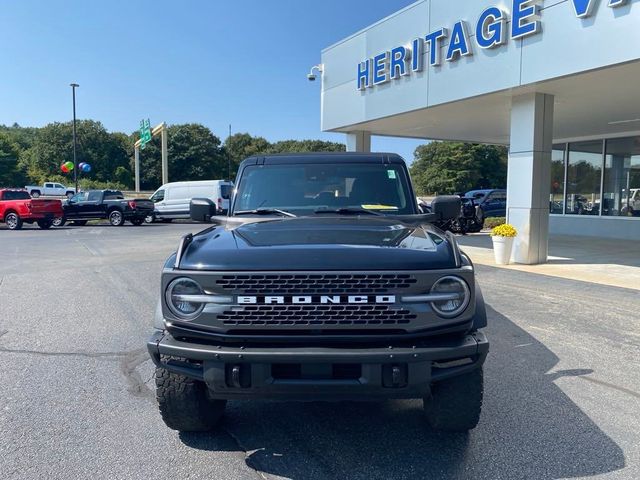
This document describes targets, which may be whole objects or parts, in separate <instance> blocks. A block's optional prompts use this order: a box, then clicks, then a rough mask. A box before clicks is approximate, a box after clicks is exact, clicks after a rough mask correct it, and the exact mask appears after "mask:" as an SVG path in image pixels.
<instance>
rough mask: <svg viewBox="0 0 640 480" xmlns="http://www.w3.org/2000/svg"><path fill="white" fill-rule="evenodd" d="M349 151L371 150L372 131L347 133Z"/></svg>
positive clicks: (367, 151)
mask: <svg viewBox="0 0 640 480" xmlns="http://www.w3.org/2000/svg"><path fill="white" fill-rule="evenodd" d="M347 152H364V153H369V152H371V132H351V133H347Z"/></svg>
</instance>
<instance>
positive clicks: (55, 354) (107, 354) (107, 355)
mask: <svg viewBox="0 0 640 480" xmlns="http://www.w3.org/2000/svg"><path fill="white" fill-rule="evenodd" d="M5 333H7V332H6V331H5V332H2V335H4V334H5ZM0 336H1V335H0ZM0 352H3V353H18V354H25V355H41V356H45V357H85V358H118V357H124V356H125V355H126V354H127V353H126V352H46V351H41V350H28V349H20V348H17V349H14V348H4V347H0Z"/></svg>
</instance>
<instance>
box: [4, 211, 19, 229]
mask: <svg viewBox="0 0 640 480" xmlns="http://www.w3.org/2000/svg"><path fill="white" fill-rule="evenodd" d="M4 223H6V224H7V228H8V229H9V230H20V229H21V228H22V223H23V222H22V219H21V218H20V215H18V214H17V213H15V212H9V213H7V214H6V215H5V217H4Z"/></svg>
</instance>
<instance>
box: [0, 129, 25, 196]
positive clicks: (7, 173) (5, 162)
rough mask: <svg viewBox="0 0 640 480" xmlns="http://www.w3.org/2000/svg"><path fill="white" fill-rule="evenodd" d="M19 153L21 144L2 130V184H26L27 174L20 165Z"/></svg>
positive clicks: (0, 155)
mask: <svg viewBox="0 0 640 480" xmlns="http://www.w3.org/2000/svg"><path fill="white" fill-rule="evenodd" d="M19 155H20V147H19V145H18V144H17V143H15V142H14V141H13V139H12V138H11V136H9V135H7V134H6V133H3V132H0V186H7V187H22V186H24V184H25V182H26V176H25V174H24V171H23V170H22V169H21V168H20V167H19V165H18V157H19Z"/></svg>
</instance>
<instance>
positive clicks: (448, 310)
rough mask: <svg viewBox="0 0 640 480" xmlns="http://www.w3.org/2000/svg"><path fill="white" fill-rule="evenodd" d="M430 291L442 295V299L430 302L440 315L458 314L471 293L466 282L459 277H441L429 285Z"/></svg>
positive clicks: (466, 303)
mask: <svg viewBox="0 0 640 480" xmlns="http://www.w3.org/2000/svg"><path fill="white" fill-rule="evenodd" d="M431 293H432V294H437V295H442V298H443V299H442V300H435V301H433V302H431V307H432V308H433V309H434V310H435V312H436V313H437V314H438V315H440V316H441V317H447V318H450V317H455V316H457V315H460V314H461V313H462V312H463V311H464V309H465V308H467V305H468V304H469V298H470V297H471V294H470V292H469V286H468V285H467V282H465V281H464V280H463V279H461V278H459V277H442V278H441V279H440V280H438V281H437V282H436V283H434V284H433V287H431Z"/></svg>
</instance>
